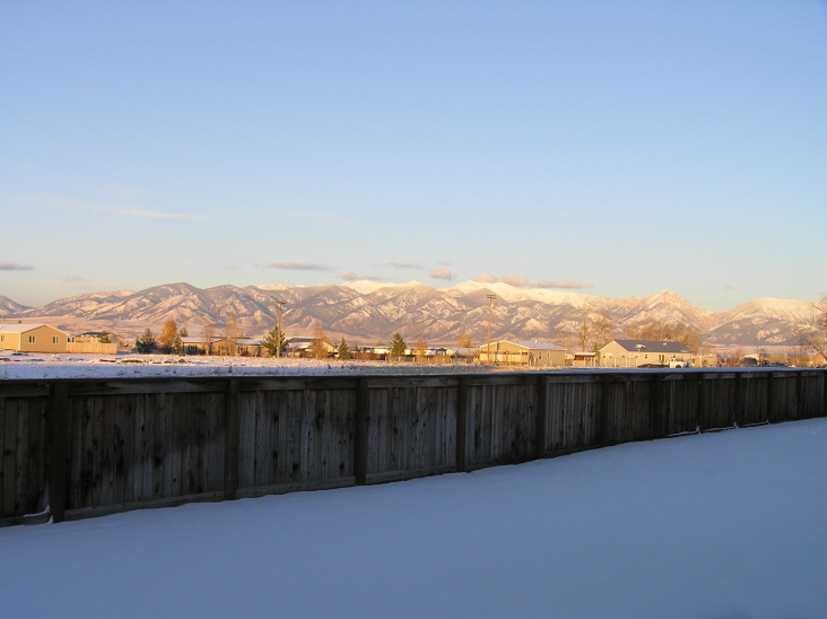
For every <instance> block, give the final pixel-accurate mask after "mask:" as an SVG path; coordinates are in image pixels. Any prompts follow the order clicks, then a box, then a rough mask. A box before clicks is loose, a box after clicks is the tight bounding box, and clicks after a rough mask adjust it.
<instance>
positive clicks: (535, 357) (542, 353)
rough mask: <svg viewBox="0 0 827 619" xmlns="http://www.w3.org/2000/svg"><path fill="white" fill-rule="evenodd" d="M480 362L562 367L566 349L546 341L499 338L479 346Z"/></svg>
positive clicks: (564, 362) (485, 363) (486, 363)
mask: <svg viewBox="0 0 827 619" xmlns="http://www.w3.org/2000/svg"><path fill="white" fill-rule="evenodd" d="M480 363H482V364H484V365H525V366H529V367H562V366H564V365H565V364H566V349H565V348H563V347H562V346H558V345H557V344H549V343H547V342H538V341H536V340H533V341H520V340H515V341H512V340H500V341H499V342H491V347H490V350H489V345H488V344H483V345H482V346H480Z"/></svg>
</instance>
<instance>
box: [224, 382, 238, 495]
mask: <svg viewBox="0 0 827 619" xmlns="http://www.w3.org/2000/svg"><path fill="white" fill-rule="evenodd" d="M224 397H225V400H224V499H225V500H228V501H232V500H234V499H235V498H236V495H237V492H238V429H239V428H238V379H237V378H231V379H230V380H229V381H228V382H227V391H226V393H225V396H224Z"/></svg>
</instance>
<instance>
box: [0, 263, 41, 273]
mask: <svg viewBox="0 0 827 619" xmlns="http://www.w3.org/2000/svg"><path fill="white" fill-rule="evenodd" d="M33 269H34V267H31V266H28V265H26V264H17V263H15V262H0V271H31V270H33Z"/></svg>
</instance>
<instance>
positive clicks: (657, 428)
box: [649, 373, 672, 439]
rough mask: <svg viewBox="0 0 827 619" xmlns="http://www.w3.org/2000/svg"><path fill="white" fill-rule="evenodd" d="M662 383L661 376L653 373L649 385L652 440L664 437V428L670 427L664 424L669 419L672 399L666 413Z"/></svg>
mask: <svg viewBox="0 0 827 619" xmlns="http://www.w3.org/2000/svg"><path fill="white" fill-rule="evenodd" d="M661 382H662V379H661V377H660V375H659V374H657V373H653V374H652V380H651V382H650V383H649V432H650V433H651V438H653V439H655V438H660V437H661V436H663V434H664V433H665V432H664V427H668V425H669V424H668V423H664V418H665V419H667V420H668V419H669V413H670V411H669V408H671V406H672V399H671V398H670V399H669V408H667V410H666V411H663V410H661V407H660V404H661Z"/></svg>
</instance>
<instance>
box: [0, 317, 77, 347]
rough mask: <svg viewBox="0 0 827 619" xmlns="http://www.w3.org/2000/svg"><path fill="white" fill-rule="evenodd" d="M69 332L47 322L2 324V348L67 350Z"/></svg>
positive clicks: (0, 332) (0, 337)
mask: <svg viewBox="0 0 827 619" xmlns="http://www.w3.org/2000/svg"><path fill="white" fill-rule="evenodd" d="M68 341H69V334H68V333H66V332H65V331H61V330H60V329H56V328H55V327H52V326H50V325H46V324H42V323H41V324H32V323H16V324H14V323H12V324H0V349H4V350H14V351H16V352H52V353H58V352H66V346H67V342H68Z"/></svg>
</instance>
